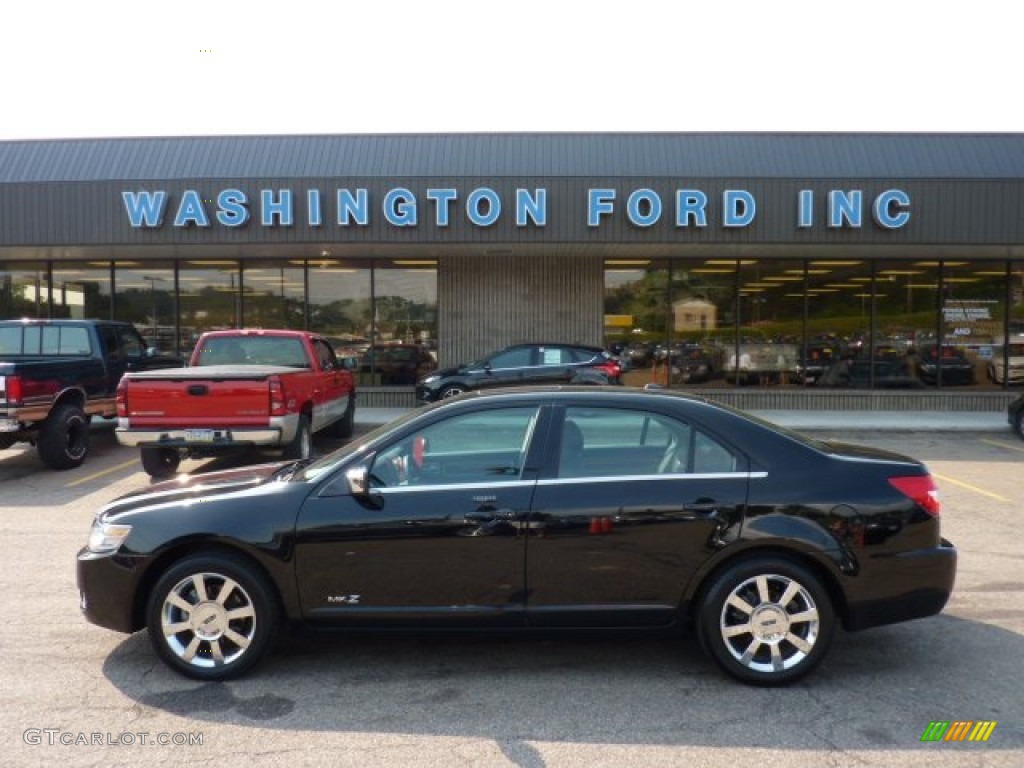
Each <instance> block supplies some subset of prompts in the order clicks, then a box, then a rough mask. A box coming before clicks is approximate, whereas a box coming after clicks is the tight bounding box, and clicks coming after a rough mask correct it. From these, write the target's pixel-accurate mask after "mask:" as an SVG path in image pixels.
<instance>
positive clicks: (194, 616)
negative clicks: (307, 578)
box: [146, 554, 280, 680]
mask: <svg viewBox="0 0 1024 768" xmlns="http://www.w3.org/2000/svg"><path fill="white" fill-rule="evenodd" d="M279 616H280V611H279V609H278V603H277V600H276V598H275V596H274V593H273V591H272V589H271V587H270V586H269V585H268V583H267V580H266V578H265V577H263V575H262V574H260V573H259V572H258V571H257V570H256V569H255V568H254V567H253V566H251V565H249V564H248V563H246V562H245V561H244V560H242V559H241V558H239V557H236V556H234V555H230V554H202V555H195V556H192V557H188V558H186V559H184V560H181V561H179V562H178V563H176V564H175V565H173V566H172V567H171V568H170V569H168V570H167V572H166V573H164V574H163V576H161V577H160V579H159V581H157V583H156V585H155V586H154V587H153V591H152V592H151V593H150V596H149V603H148V607H147V612H146V618H147V625H148V630H149V637H150V641H151V642H152V644H153V647H154V649H155V650H156V652H157V655H159V656H160V658H161V659H163V661H164V662H165V663H166V664H167V665H168V666H169V667H171V669H173V670H175V671H176V672H178V673H180V674H182V675H185V676H186V677H191V678H195V679H197V680H230V679H232V678H235V677H238V676H239V675H242V674H244V673H245V672H247V671H249V669H251V668H252V667H253V666H254V665H255V664H256V663H257V662H259V661H260V659H261V658H262V657H263V656H264V655H265V654H266V653H267V651H268V649H269V648H270V646H271V645H272V643H273V640H274V637H275V636H276V633H277V629H278V623H279Z"/></svg>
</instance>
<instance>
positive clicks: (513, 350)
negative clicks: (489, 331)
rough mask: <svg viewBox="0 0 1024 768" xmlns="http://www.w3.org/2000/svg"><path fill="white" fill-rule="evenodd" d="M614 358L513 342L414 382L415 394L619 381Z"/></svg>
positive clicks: (597, 351)
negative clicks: (479, 357) (478, 357)
mask: <svg viewBox="0 0 1024 768" xmlns="http://www.w3.org/2000/svg"><path fill="white" fill-rule="evenodd" d="M621 373H622V369H621V368H620V366H619V364H618V362H616V361H615V360H614V359H613V358H612V356H611V355H610V354H608V352H606V351H605V350H603V349H601V348H600V347H587V346H580V345H578V344H516V345H515V346H512V347H506V348H505V349H502V350H499V351H497V352H494V353H492V354H490V355H488V356H487V357H485V358H482V359H480V360H475V361H473V362H472V363H467V364H466V365H460V366H457V367H455V368H445V369H444V370H441V371H435V372H433V373H431V374H429V375H428V376H425V377H423V378H422V379H420V380H419V381H418V382H417V383H416V398H417V399H418V400H420V401H421V402H433V401H435V400H443V399H445V398H448V397H454V396H455V395H458V394H461V393H463V392H467V391H469V390H471V389H483V388H484V387H515V386H520V385H525V384H619V383H620V380H619V377H620V375H621Z"/></svg>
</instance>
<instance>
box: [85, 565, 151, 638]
mask: <svg viewBox="0 0 1024 768" xmlns="http://www.w3.org/2000/svg"><path fill="white" fill-rule="evenodd" d="M141 565H142V563H141V562H140V561H139V560H138V559H136V558H129V557H124V556H119V555H98V554H96V553H95V552H91V551H90V550H89V549H88V548H83V549H82V550H80V551H79V553H78V566H77V574H78V594H79V604H80V607H81V609H82V613H83V614H84V616H85V618H86V619H87V620H88V621H89V622H90V623H92V624H95V625H97V626H99V627H104V628H106V629H112V630H114V631H115V632H127V633H131V632H135V631H136V630H138V629H140V628H141V625H142V622H141V621H136V616H135V592H136V589H137V588H138V585H139V582H140V580H141V578H142V567H141ZM140 618H141V617H140Z"/></svg>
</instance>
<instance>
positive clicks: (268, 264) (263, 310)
mask: <svg viewBox="0 0 1024 768" xmlns="http://www.w3.org/2000/svg"><path fill="white" fill-rule="evenodd" d="M304 275H305V269H304V267H303V262H302V261H301V260H293V261H283V260H282V261H247V262H245V266H244V268H243V271H242V285H243V286H244V289H243V291H244V293H243V295H244V301H243V302H242V306H243V311H244V318H243V319H244V322H243V323H242V324H243V325H244V326H245V327H247V328H294V329H302V328H305V327H306V301H305V295H306V290H305V282H304V280H305V277H304Z"/></svg>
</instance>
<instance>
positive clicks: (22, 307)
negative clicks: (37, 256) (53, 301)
mask: <svg viewBox="0 0 1024 768" xmlns="http://www.w3.org/2000/svg"><path fill="white" fill-rule="evenodd" d="M49 300H50V278H49V271H48V267H47V265H46V263H45V262H29V263H26V262H19V263H17V264H6V265H0V319H10V318H16V317H49V316H50V308H49Z"/></svg>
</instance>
